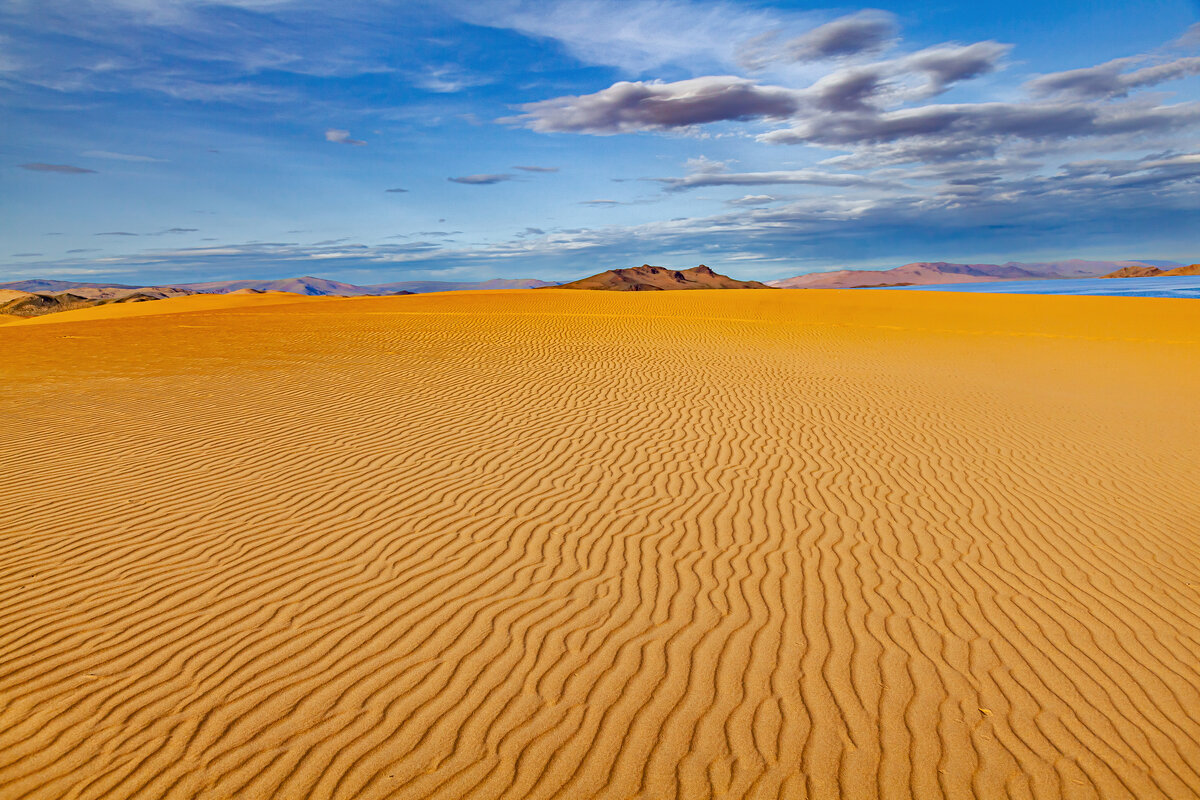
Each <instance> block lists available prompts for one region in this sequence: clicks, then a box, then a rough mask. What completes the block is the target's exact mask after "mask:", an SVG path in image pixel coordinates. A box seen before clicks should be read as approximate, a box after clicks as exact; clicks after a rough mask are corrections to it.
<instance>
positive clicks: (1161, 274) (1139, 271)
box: [1100, 264, 1200, 278]
mask: <svg viewBox="0 0 1200 800" xmlns="http://www.w3.org/2000/svg"><path fill="white" fill-rule="evenodd" d="M1186 275H1200V264H1189V265H1188V266H1186V267H1176V268H1175V269H1168V270H1161V269H1159V268H1158V267H1122V268H1121V269H1119V270H1117V271H1116V272H1110V273H1109V274H1107V275H1101V276H1100V277H1101V278H1171V277H1176V278H1177V277H1183V276H1186Z"/></svg>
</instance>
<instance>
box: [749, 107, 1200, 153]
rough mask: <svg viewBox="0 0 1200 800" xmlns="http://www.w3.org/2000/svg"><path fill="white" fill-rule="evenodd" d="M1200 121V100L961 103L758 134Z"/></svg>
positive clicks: (1081, 128)
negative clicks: (1114, 103)
mask: <svg viewBox="0 0 1200 800" xmlns="http://www.w3.org/2000/svg"><path fill="white" fill-rule="evenodd" d="M1197 121H1200V103H1181V104H1178V105H1174V106H1152V105H1146V104H1139V105H1136V106H1122V107H1110V106H1103V105H1097V104H1085V103H1028V104H1021V103H959V104H949V105H932V106H923V107H920V108H909V109H901V110H898V111H889V112H884V113H857V114H829V115H826V116H821V117H813V118H811V119H808V120H805V121H804V122H801V123H800V124H799V125H797V126H795V127H793V128H791V129H788V130H779V131H772V132H771V133H767V134H763V135H762V136H760V137H759V140H760V141H763V142H768V143H771V144H819V145H826V146H846V145H855V144H876V143H886V142H896V141H900V140H904V139H913V138H922V137H931V138H941V139H944V138H945V137H951V136H955V137H961V136H974V137H985V138H986V137H997V138H1014V139H1029V140H1052V139H1070V138H1079V137H1098V136H1107V135H1113V134H1124V133H1142V134H1145V133H1156V132H1158V133H1161V132H1166V131H1170V130H1177V129H1180V128H1183V127H1186V126H1188V125H1191V124H1194V123H1196V122H1197Z"/></svg>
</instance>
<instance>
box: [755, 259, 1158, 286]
mask: <svg viewBox="0 0 1200 800" xmlns="http://www.w3.org/2000/svg"><path fill="white" fill-rule="evenodd" d="M1147 266H1148V265H1147V264H1144V263H1142V262H1138V261H1084V260H1082V259H1071V260H1068V261H1047V262H1038V263H1030V264H1024V263H1020V262H1016V261H1010V262H1008V263H1007V264H953V263H948V262H945V261H932V262H930V261H921V262H917V263H914V264H905V265H904V266H902V267H895V268H893V269H885V270H864V269H841V270H833V271H830V272H813V273H809V274H807V275H797V276H796V277H794V278H784V279H782V280H776V281H767V283H768V285H770V286H777V287H779V288H781V289H854V288H869V287H872V286H925V285H930V284H941V283H982V282H985V281H1015V280H1036V279H1039V278H1047V279H1049V278H1096V277H1101V276H1103V275H1104V274H1105V273H1108V272H1111V271H1113V270H1116V269H1121V268H1124V267H1137V268H1145V267H1147Z"/></svg>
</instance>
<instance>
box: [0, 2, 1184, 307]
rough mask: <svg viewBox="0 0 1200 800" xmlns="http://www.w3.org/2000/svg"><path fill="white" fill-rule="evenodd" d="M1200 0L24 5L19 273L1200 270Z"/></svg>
mask: <svg viewBox="0 0 1200 800" xmlns="http://www.w3.org/2000/svg"><path fill="white" fill-rule="evenodd" d="M1198 20H1200V3H1197V2H1194V1H1193V0H1162V1H1161V2H1135V1H1133V0H1120V1H1119V2H1118V0H1089V1H1088V2H1084V1H1083V0H1060V2H1054V3H1046V2H1036V3H1035V2H1031V1H1030V0H1015V1H1014V2H1009V3H1004V4H1000V3H977V2H969V1H967V0H935V1H934V2H917V1H916V0H896V1H895V2H877V3H874V4H872V5H870V6H858V5H853V6H831V5H820V4H814V3H800V2H733V1H732V0H493V1H492V2H486V3H480V2H471V1H470V0H444V1H443V2H433V1H432V0H428V1H426V0H407V1H406V0H392V1H391V2H388V1H387V0H385V1H384V2H356V1H355V0H342V1H341V2H333V1H332V0H38V1H37V2H33V0H14V2H10V3H6V4H4V5H2V6H0V107H2V113H3V115H4V124H3V126H2V127H0V156H2V157H0V281H5V280H18V279H23V278H30V277H46V278H58V279H64V280H87V281H94V280H111V281H116V282H121V283H138V284H153V283H182V282H187V281H200V280H225V279H237V278H276V277H287V276H295V275H320V276H322V277H326V278H331V279H336V280H344V281H349V282H354V283H359V284H366V283H382V282H387V281H396V280H410V279H411V280H476V279H487V278H493V277H542V278H546V279H548V280H562V279H570V278H574V277H578V276H581V275H586V274H591V273H594V272H598V271H601V270H603V269H608V268H611V267H620V266H632V265H636V264H641V263H643V262H648V263H655V264H664V265H668V266H676V267H685V266H694V265H695V264H698V263H706V264H708V265H709V266H712V267H713V268H714V269H718V270H719V271H721V272H726V273H731V274H734V275H736V276H738V277H744V278H758V279H764V280H765V279H772V278H781V277H786V276H790V275H795V274H798V273H803V272H810V271H813V270H818V269H832V268H842V267H860V268H861V267H881V268H883V267H891V266H897V265H899V264H903V263H906V262H911V261H935V260H938V261H961V262H976V263H978V262H1004V261H1010V260H1011V261H1050V260H1061V259H1066V258H1076V257H1078V258H1094V259H1112V260H1123V259H1140V258H1146V259H1164V260H1173V261H1179V262H1182V263H1192V262H1194V261H1196V260H1200V258H1198V256H1200V253H1197V250H1200V248H1198V247H1197V245H1198V244H1200V241H1198V239H1200V237H1198V236H1197V233H1196V231H1200V136H1198V135H1197V134H1198V133H1200V22H1198Z"/></svg>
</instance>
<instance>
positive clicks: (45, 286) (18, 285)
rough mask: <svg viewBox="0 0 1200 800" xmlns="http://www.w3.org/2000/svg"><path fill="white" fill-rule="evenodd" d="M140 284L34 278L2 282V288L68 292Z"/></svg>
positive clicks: (19, 290) (129, 287)
mask: <svg viewBox="0 0 1200 800" xmlns="http://www.w3.org/2000/svg"><path fill="white" fill-rule="evenodd" d="M140 288H141V287H140V286H129V285H127V284H123V283H79V282H77V281H51V280H43V279H41V278H34V279H32V280H28V281H12V282H10V283H0V289H12V290H13V291H17V292H68V291H71V290H73V289H140Z"/></svg>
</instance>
